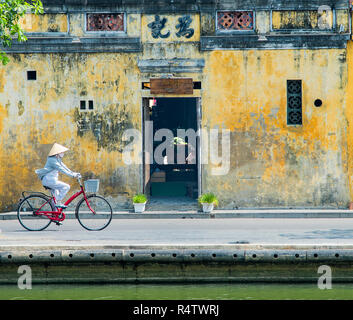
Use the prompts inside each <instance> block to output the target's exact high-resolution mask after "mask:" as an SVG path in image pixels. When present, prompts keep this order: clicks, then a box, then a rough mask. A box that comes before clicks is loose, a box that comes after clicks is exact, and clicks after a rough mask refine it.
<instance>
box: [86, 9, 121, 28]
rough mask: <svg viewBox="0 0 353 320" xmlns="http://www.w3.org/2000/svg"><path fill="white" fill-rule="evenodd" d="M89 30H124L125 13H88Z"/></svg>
mask: <svg viewBox="0 0 353 320" xmlns="http://www.w3.org/2000/svg"><path fill="white" fill-rule="evenodd" d="M87 31H124V14H123V13H90V14H87Z"/></svg>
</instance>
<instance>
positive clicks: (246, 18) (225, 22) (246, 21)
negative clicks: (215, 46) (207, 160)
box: [217, 11, 254, 30]
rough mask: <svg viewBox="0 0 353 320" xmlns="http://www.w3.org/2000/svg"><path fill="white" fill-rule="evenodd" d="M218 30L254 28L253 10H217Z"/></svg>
mask: <svg viewBox="0 0 353 320" xmlns="http://www.w3.org/2000/svg"><path fill="white" fill-rule="evenodd" d="M217 29H218V30H253V29H254V12H253V11H220V12H217Z"/></svg>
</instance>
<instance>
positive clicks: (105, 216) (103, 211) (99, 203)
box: [76, 194, 113, 231]
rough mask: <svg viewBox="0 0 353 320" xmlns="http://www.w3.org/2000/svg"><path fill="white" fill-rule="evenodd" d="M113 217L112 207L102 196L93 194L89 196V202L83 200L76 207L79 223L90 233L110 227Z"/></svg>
mask: <svg viewBox="0 0 353 320" xmlns="http://www.w3.org/2000/svg"><path fill="white" fill-rule="evenodd" d="M88 205H89V206H88ZM91 209H92V210H91ZM92 211H93V212H92ZM112 217H113V210H112V207H111V206H110V204H109V202H108V201H107V200H106V199H104V198H103V197H102V196H97V195H94V194H92V195H90V196H87V202H86V200H85V198H82V199H81V201H80V202H79V203H78V204H77V207H76V218H77V219H78V222H79V223H80V224H81V226H82V227H84V228H85V229H87V230H90V231H99V230H103V229H104V228H106V227H107V226H108V225H109V223H110V221H111V220H112Z"/></svg>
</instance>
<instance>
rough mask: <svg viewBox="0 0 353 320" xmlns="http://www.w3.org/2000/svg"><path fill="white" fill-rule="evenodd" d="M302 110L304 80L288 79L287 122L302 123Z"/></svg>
mask: <svg viewBox="0 0 353 320" xmlns="http://www.w3.org/2000/svg"><path fill="white" fill-rule="evenodd" d="M302 111H303V110H302V81H301V80H287V124H288V125H301V124H302V123H303V114H302Z"/></svg>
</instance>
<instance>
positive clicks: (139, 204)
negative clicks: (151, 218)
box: [132, 194, 147, 213]
mask: <svg viewBox="0 0 353 320" xmlns="http://www.w3.org/2000/svg"><path fill="white" fill-rule="evenodd" d="M132 202H133V204H134V208H135V212H136V213H141V212H143V211H145V206H146V202H147V197H146V196H145V195H144V194H137V195H135V196H134V197H133V198H132Z"/></svg>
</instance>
